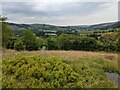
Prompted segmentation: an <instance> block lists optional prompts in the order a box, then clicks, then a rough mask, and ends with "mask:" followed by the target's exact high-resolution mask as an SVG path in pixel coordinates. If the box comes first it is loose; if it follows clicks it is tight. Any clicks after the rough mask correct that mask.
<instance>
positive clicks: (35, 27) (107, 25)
mask: <svg viewBox="0 0 120 90" xmlns="http://www.w3.org/2000/svg"><path fill="white" fill-rule="evenodd" d="M8 24H9V27H10V28H11V29H12V30H13V31H14V32H15V34H19V33H20V32H21V31H22V30H24V29H31V30H32V31H33V32H35V33H37V32H38V31H42V30H56V31H59V30H60V31H66V30H68V31H71V30H73V31H74V30H77V31H79V32H80V31H86V30H87V31H88V30H106V29H110V30H111V29H115V28H120V22H111V23H101V24H95V25H79V26H54V25H48V24H15V23H8Z"/></svg>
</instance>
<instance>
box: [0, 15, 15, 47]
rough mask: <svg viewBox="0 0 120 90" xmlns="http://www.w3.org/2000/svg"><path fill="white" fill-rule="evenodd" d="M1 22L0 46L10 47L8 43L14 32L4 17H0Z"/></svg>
mask: <svg viewBox="0 0 120 90" xmlns="http://www.w3.org/2000/svg"><path fill="white" fill-rule="evenodd" d="M0 20H1V22H0V23H2V46H3V47H5V48H11V47H10V43H11V40H13V38H14V34H13V32H12V30H11V29H10V28H9V27H8V23H7V22H6V20H7V18H6V17H4V18H3V17H0Z"/></svg>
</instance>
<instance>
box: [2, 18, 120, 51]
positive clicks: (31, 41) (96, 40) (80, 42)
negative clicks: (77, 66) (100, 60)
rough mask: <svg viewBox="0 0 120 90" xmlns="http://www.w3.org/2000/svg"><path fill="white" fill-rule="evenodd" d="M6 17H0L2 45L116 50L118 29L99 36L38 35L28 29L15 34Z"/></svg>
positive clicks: (30, 47)
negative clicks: (0, 20) (0, 18)
mask: <svg viewBox="0 0 120 90" xmlns="http://www.w3.org/2000/svg"><path fill="white" fill-rule="evenodd" d="M5 20H6V19H2V46H3V47H4V48H7V49H15V50H29V51H30V50H41V48H42V47H43V46H46V49H47V50H83V51H118V50H119V49H118V31H119V29H117V30H116V31H115V32H108V33H103V34H102V35H101V36H97V37H96V36H95V37H94V36H87V35H80V34H61V35H59V36H49V37H39V36H37V35H36V34H35V33H33V32H32V31H31V30H30V29H25V30H23V31H22V33H21V34H20V35H19V36H16V35H15V34H14V33H13V32H12V30H11V29H9V27H8V25H7V23H6V22H5Z"/></svg>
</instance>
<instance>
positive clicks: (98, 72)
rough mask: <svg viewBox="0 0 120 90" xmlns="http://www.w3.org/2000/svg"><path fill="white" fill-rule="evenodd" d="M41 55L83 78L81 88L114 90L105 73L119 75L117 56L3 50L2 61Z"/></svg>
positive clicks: (93, 53) (112, 54)
mask: <svg viewBox="0 0 120 90" xmlns="http://www.w3.org/2000/svg"><path fill="white" fill-rule="evenodd" d="M34 54H37V55H41V56H44V57H47V58H48V57H51V56H54V57H57V58H60V60H62V62H64V63H66V64H68V65H69V66H70V67H71V68H72V69H73V70H74V71H75V72H76V73H78V74H79V75H81V77H83V78H84V80H83V81H82V87H83V88H116V87H117V84H115V83H114V82H112V80H110V79H109V78H108V77H107V76H106V74H105V73H106V72H110V73H111V72H113V73H120V72H119V71H118V54H117V53H106V52H90V51H89V52H86V51H61V50H60V51H58V50H57V51H47V50H46V51H21V52H18V51H15V50H6V49H3V60H7V58H15V57H17V56H19V55H25V56H31V55H34Z"/></svg>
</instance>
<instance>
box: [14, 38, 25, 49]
mask: <svg viewBox="0 0 120 90" xmlns="http://www.w3.org/2000/svg"><path fill="white" fill-rule="evenodd" d="M14 49H15V50H18V51H21V50H25V45H24V43H23V41H22V39H21V38H18V39H17V40H16V41H15V44H14Z"/></svg>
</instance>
